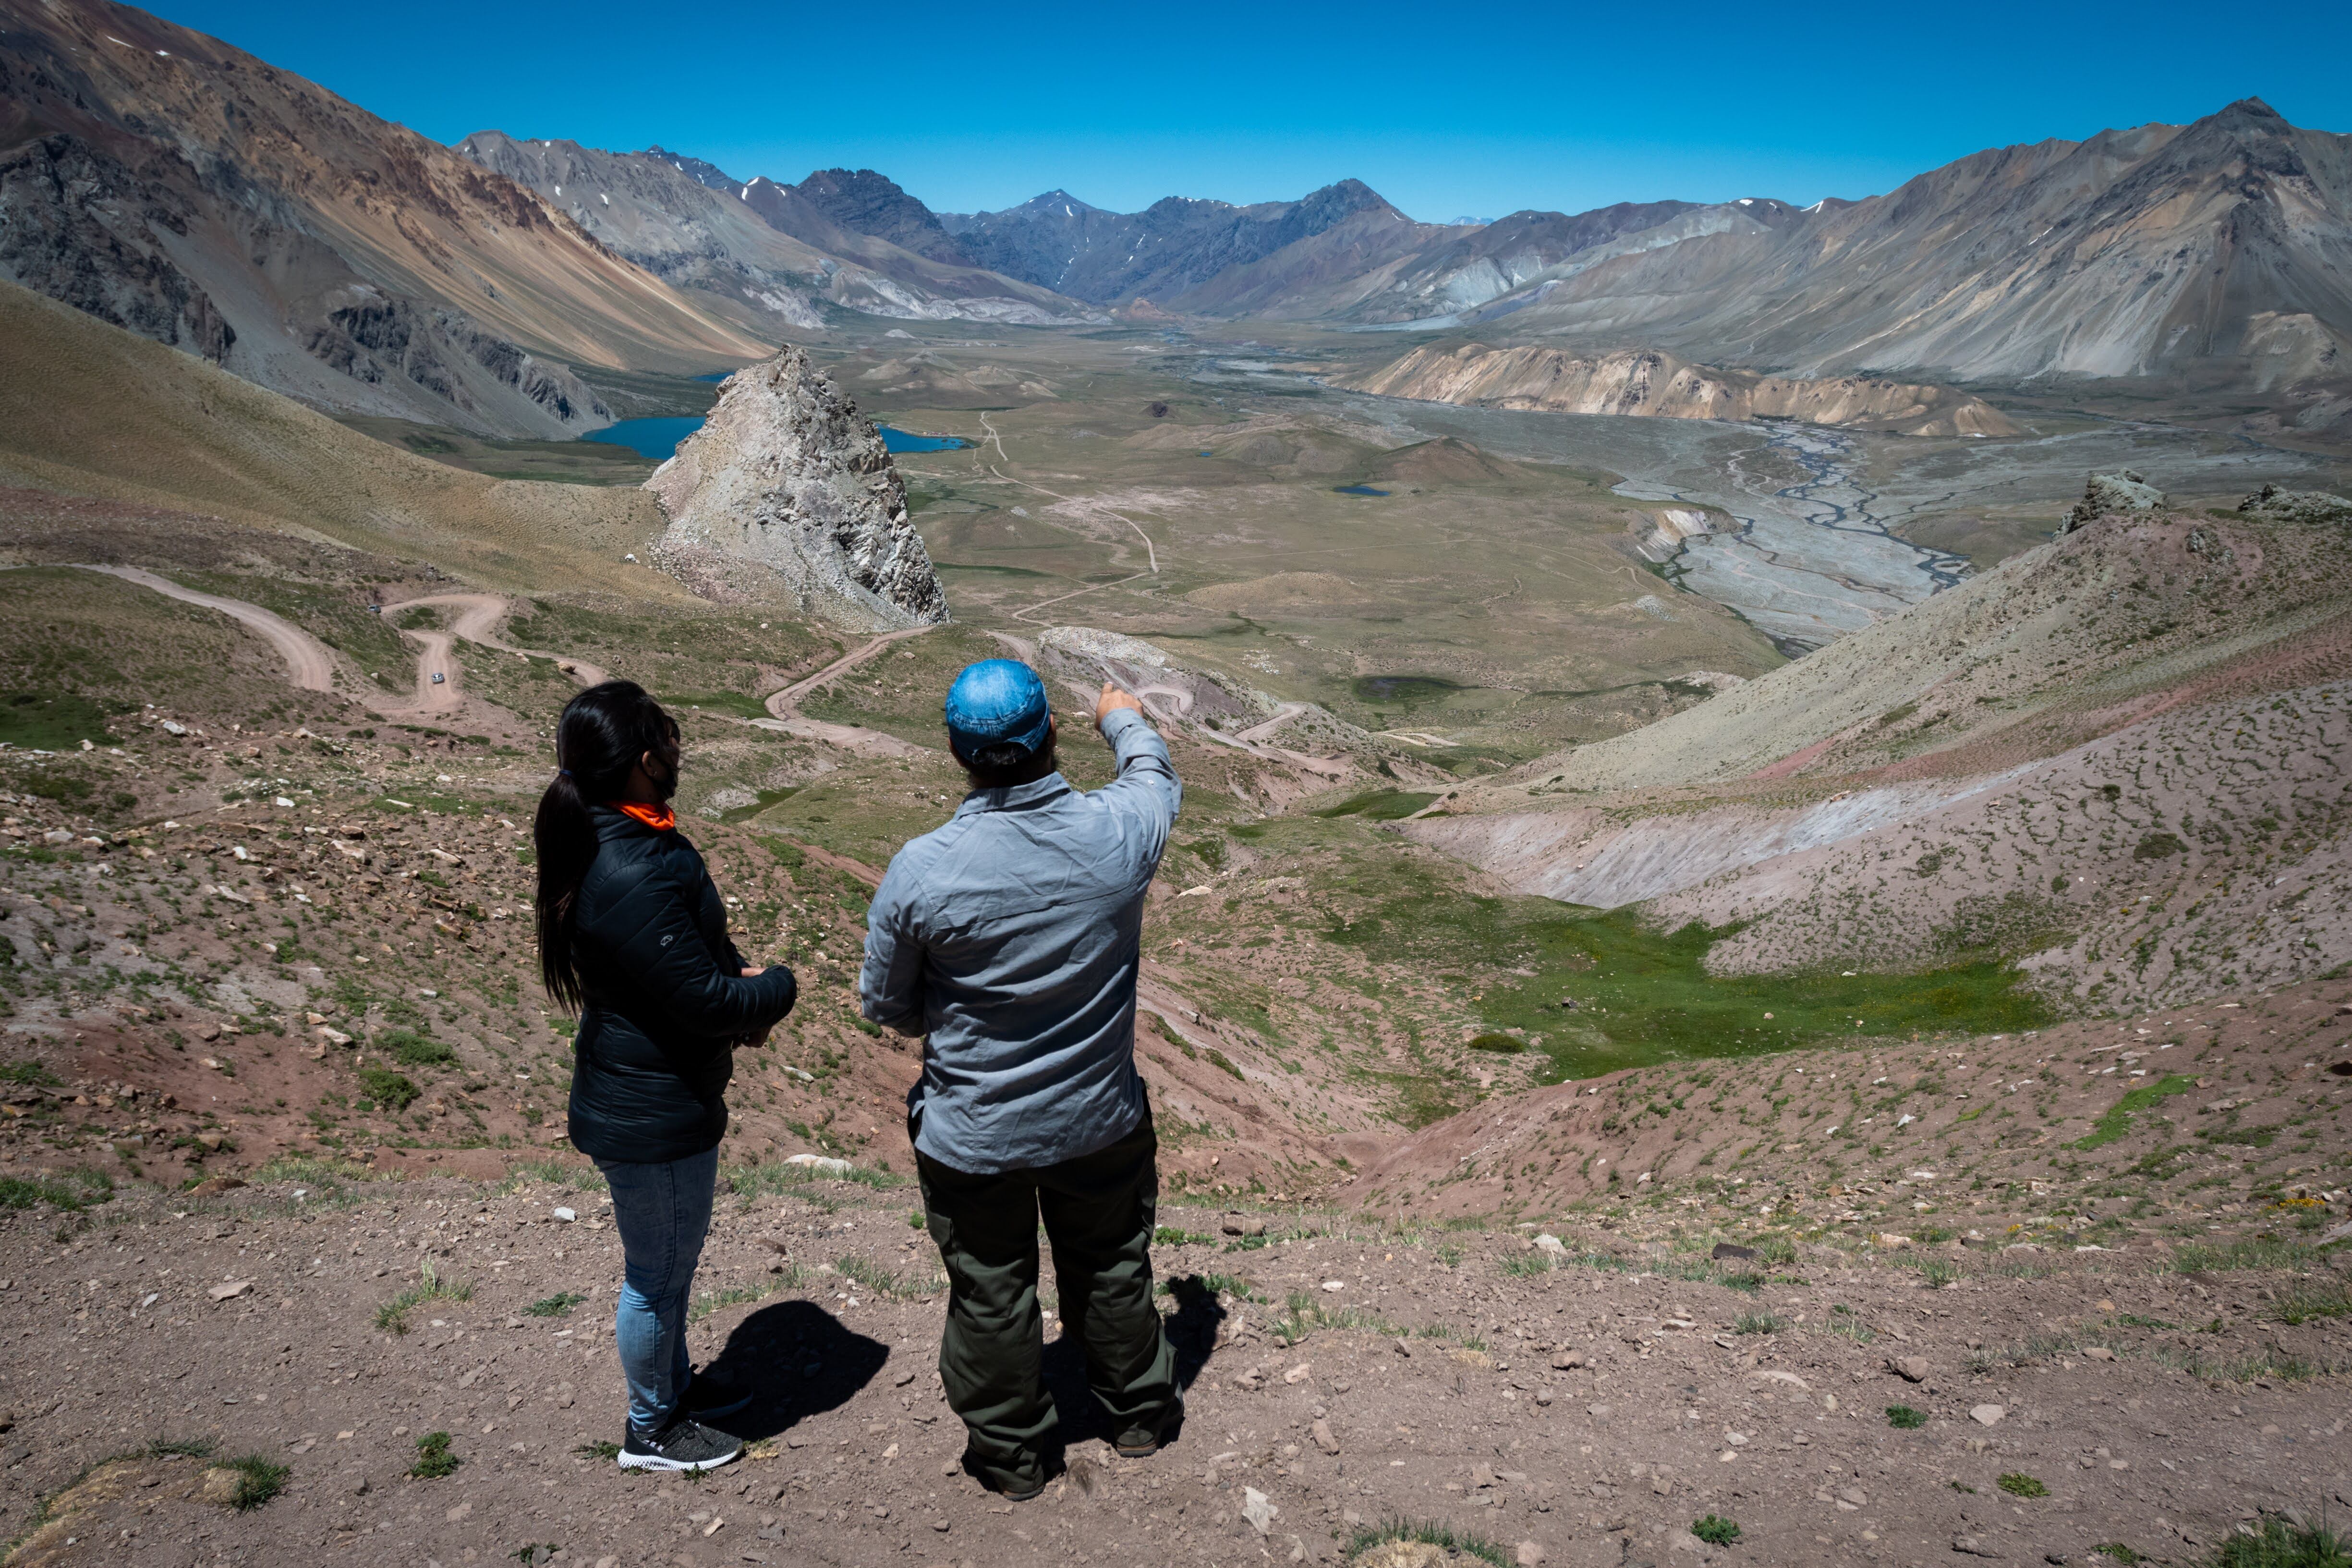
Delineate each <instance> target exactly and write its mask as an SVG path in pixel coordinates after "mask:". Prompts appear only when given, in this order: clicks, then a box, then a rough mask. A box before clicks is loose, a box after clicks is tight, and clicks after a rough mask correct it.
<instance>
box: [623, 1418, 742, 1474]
mask: <svg viewBox="0 0 2352 1568" xmlns="http://www.w3.org/2000/svg"><path fill="white" fill-rule="evenodd" d="M742 1456H743V1445H742V1443H741V1441H740V1439H737V1438H734V1437H730V1436H728V1435H727V1434H726V1433H724V1432H721V1431H719V1429H718V1428H716V1427H714V1426H704V1425H703V1424H702V1423H701V1422H699V1421H690V1420H688V1419H687V1418H686V1417H684V1416H680V1417H679V1418H678V1419H677V1420H676V1421H673V1422H671V1423H670V1424H669V1426H667V1428H665V1429H664V1430H663V1431H661V1432H660V1433H658V1434H656V1436H651V1437H647V1436H644V1435H642V1434H641V1433H639V1432H638V1431H637V1429H636V1428H635V1426H631V1427H630V1428H629V1440H628V1441H627V1442H625V1443H624V1444H622V1445H621V1454H620V1459H621V1468H623V1469H625V1470H715V1469H717V1468H719V1466H721V1465H724V1464H727V1463H728V1462H730V1460H734V1459H739V1458H742Z"/></svg>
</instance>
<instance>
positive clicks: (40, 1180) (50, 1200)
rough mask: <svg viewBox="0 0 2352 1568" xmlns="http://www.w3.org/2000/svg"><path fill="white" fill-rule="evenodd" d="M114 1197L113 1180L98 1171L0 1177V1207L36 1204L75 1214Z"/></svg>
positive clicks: (25, 1206) (8, 1207)
mask: <svg viewBox="0 0 2352 1568" xmlns="http://www.w3.org/2000/svg"><path fill="white" fill-rule="evenodd" d="M113 1198H114V1179H113V1178H112V1177H111V1176H109V1175H107V1174H106V1173H104V1172H102V1171H68V1172H66V1173H64V1174H62V1175H59V1176H34V1177H30V1178H27V1177H24V1176H0V1208H5V1209H28V1208H32V1207H34V1206H36V1205H40V1204H47V1205H49V1206H50V1207H52V1208H58V1209H63V1210H65V1211H66V1212H67V1213H68V1214H79V1213H80V1212H81V1211H82V1210H83V1209H86V1208H92V1207H95V1206H96V1205H100V1204H103V1203H110V1202H112V1201H113Z"/></svg>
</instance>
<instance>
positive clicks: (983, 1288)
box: [859, 658, 1183, 1500]
mask: <svg viewBox="0 0 2352 1568" xmlns="http://www.w3.org/2000/svg"><path fill="white" fill-rule="evenodd" d="M947 725H948V744H949V748H950V750H951V751H952V752H954V753H955V757H956V760H957V761H958V762H959V763H962V764H963V768H964V771H965V773H966V774H967V775H968V776H969V777H970V779H971V794H970V795H966V796H965V797H964V800H963V804H962V805H960V806H958V807H957V808H956V814H955V816H953V817H952V818H950V820H949V821H948V822H947V823H946V824H945V825H944V826H940V827H939V828H938V829H936V830H934V831H932V832H930V833H927V834H925V835H923V836H922V837H919V838H917V839H914V840H912V841H910V842H909V843H908V845H907V847H905V848H903V849H901V850H899V851H898V855H897V856H896V857H895V858H893V859H892V860H891V862H890V870H889V874H888V875H887V876H886V877H884V878H883V879H882V886H881V888H880V889H879V890H878V891H877V893H876V894H875V896H874V904H873V909H872V912H871V913H870V914H869V916H868V917H867V921H866V968H865V973H864V975H863V976H862V978H861V981H860V986H859V990H860V995H861V1001H862V1004H863V1007H864V1011H865V1014H866V1017H868V1018H870V1019H872V1020H873V1021H874V1022H876V1023H877V1024H881V1025H885V1026H888V1027H890V1028H893V1029H896V1030H898V1032H900V1033H902V1034H907V1035H918V1036H925V1037H928V1039H927V1042H926V1045H925V1047H924V1051H923V1076H922V1079H921V1080H920V1081H919V1083H917V1084H916V1086H915V1088H914V1089H912V1090H911V1091H910V1092H909V1093H908V1097H907V1108H908V1116H907V1126H908V1134H909V1136H910V1137H911V1138H912V1139H913V1142H914V1145H915V1165H916V1170H917V1173H919V1176H920V1178H921V1181H922V1190H923V1206H924V1209H925V1211H926V1216H927V1219H928V1222H929V1228H930V1233H931V1239H932V1240H934V1241H935V1242H937V1243H938V1244H939V1248H940V1257H941V1258H942V1259H944V1261H945V1262H946V1265H947V1271H948V1283H949V1294H948V1320H947V1330H946V1333H945V1336H944V1338H943V1340H942V1342H941V1343H940V1378H941V1380H942V1382H943V1383H944V1384H946V1388H947V1396H948V1403H949V1404H950V1405H951V1406H952V1407H953V1408H954V1410H955V1412H956V1414H957V1415H961V1416H962V1417H963V1421H964V1426H965V1428H966V1430H967V1432H968V1433H969V1436H970V1450H969V1452H968V1453H967V1455H966V1462H967V1464H968V1465H969V1466H970V1467H971V1469H972V1470H973V1472H974V1473H975V1474H977V1475H978V1476H979V1477H980V1479H982V1481H983V1482H985V1483H986V1484H988V1485H989V1486H991V1487H993V1488H995V1489H997V1490H999V1491H1001V1492H1003V1494H1004V1495H1005V1496H1007V1497H1010V1498H1013V1499H1014V1500H1021V1499H1024V1498H1031V1497H1034V1496H1035V1495H1036V1494H1037V1493H1038V1492H1039V1491H1041V1490H1042V1489H1044V1488H1045V1479H1046V1468H1045V1467H1046V1458H1047V1455H1048V1453H1049V1451H1050V1450H1051V1448H1052V1447H1053V1443H1052V1438H1053V1434H1054V1426H1055V1415H1054V1406H1053V1403H1052V1401H1051V1400H1049V1399H1048V1398H1047V1397H1046V1394H1045V1384H1044V1381H1043V1379H1042V1377H1041V1375H1040V1369H1039V1363H1040V1359H1041V1357H1042V1355H1043V1352H1044V1341H1043V1332H1042V1325H1041V1322H1040V1317H1039V1312H1038V1306H1037V1223H1038V1219H1039V1216H1040V1215H1041V1214H1042V1215H1043V1216H1044V1220H1045V1235H1046V1237H1047V1238H1048V1239H1049V1240H1050V1241H1051V1242H1052V1244H1053V1247H1054V1273H1055V1279H1056V1280H1057V1282H1058V1285H1059V1290H1060V1307H1061V1317H1062V1323H1063V1332H1064V1333H1065V1335H1066V1336H1070V1337H1073V1338H1075V1339H1076V1341H1077V1342H1078V1344H1079V1345H1080V1346H1082V1347H1083V1349H1084V1351H1085V1353H1086V1363H1087V1383H1088V1384H1089V1385H1090V1386H1091V1387H1092V1388H1093V1390H1094V1394H1095V1397H1096V1398H1097V1399H1098V1400H1100V1401H1101V1403H1102V1405H1103V1407H1104V1408H1105V1409H1106V1410H1108V1412H1109V1413H1110V1416H1111V1421H1112V1426H1113V1430H1114V1432H1115V1434H1116V1436H1115V1438H1114V1443H1115V1446H1116V1447H1118V1451H1119V1452H1120V1453H1121V1454H1124V1455H1127V1456H1129V1457H1130V1458H1139V1457H1141V1456H1143V1455H1146V1454H1150V1453H1151V1452H1152V1451H1153V1450H1154V1449H1156V1448H1157V1447H1159V1446H1160V1441H1161V1440H1162V1438H1163V1436H1166V1435H1167V1434H1168V1432H1169V1431H1170V1429H1171V1426H1173V1424H1174V1422H1175V1421H1176V1419H1177V1417H1178V1416H1180V1415H1181V1413H1182V1409H1183V1403H1182V1399H1181V1395H1180V1394H1179V1392H1178V1389H1177V1386H1176V1374H1175V1358H1174V1355H1173V1352H1171V1348H1170V1346H1169V1343H1168V1340H1167V1336H1166V1335H1165V1334H1164V1333H1163V1332H1162V1331H1161V1329H1160V1313H1159V1310H1158V1309H1157V1308H1156V1307H1154V1305H1153V1304H1152V1299H1151V1234H1152V1228H1153V1226H1154V1223H1155V1220H1156V1216H1157V1212H1158V1201H1159V1190H1160V1180H1159V1166H1158V1150H1159V1143H1158V1140H1157V1139H1156V1138H1155V1137H1154V1135H1153V1132H1152V1127H1151V1108H1150V1103H1149V1102H1148V1100H1146V1097H1145V1094H1144V1089H1143V1080H1142V1079H1140V1078H1139V1077H1138V1076H1137V1074H1136V1070H1135V980H1136V968H1137V964H1138V963H1139V948H1140V934H1141V931H1142V923H1143V895H1144V890H1145V889H1146V888H1148V887H1149V886H1150V881H1151V878H1152V874H1153V872H1154V871H1156V870H1157V869H1158V868H1159V865H1160V852H1161V850H1162V849H1164V848H1165V847H1167V843H1168V831H1169V828H1170V826H1171V825H1172V824H1173V823H1174V821H1175V818H1176V810H1177V806H1178V804H1179V802H1180V801H1181V797H1182V787H1181V785H1180V784H1178V783H1177V779H1176V772H1175V769H1174V768H1173V767H1172V766H1171V765H1170V763H1169V759H1168V746H1167V742H1164V741H1162V740H1161V739H1160V737H1159V735H1157V734H1156V733H1154V732H1153V731H1152V729H1151V726H1150V724H1149V723H1148V722H1146V721H1145V720H1144V716H1143V706H1142V704H1141V703H1139V702H1138V701H1137V700H1135V699H1134V698H1133V697H1130V696H1129V695H1128V694H1127V693H1126V692H1124V691H1121V690H1119V689H1117V688H1116V687H1112V686H1105V687H1104V688H1103V689H1102V696H1101V698H1100V700H1098V701H1097V704H1096V707H1095V727H1096V728H1097V730H1099V731H1101V732H1102V736H1103V739H1104V740H1106V741H1108V742H1109V743H1110V746H1111V749H1112V751H1113V752H1115V753H1116V754H1117V756H1118V777H1117V778H1116V779H1114V780H1113V781H1112V782H1111V783H1110V784H1106V785H1105V786H1104V787H1103V788H1101V789H1099V790H1096V791H1094V792H1093V793H1091V794H1087V793H1082V792H1080V791H1078V790H1076V789H1073V788H1072V787H1071V786H1070V784H1068V783H1067V782H1066V780H1064V778H1063V777H1062V775H1061V774H1060V773H1058V772H1056V771H1055V726H1054V719H1053V714H1052V712H1051V710H1050V709H1049V707H1048V704H1047V701H1046V697H1045V683H1044V682H1043V681H1041V680H1039V679H1038V678H1037V674H1036V672H1035V671H1034V670H1033V669H1031V668H1029V667H1028V666H1027V665H1025V664H1020V663H1016V662H1014V661H1013V660H1010V659H1002V658H992V659H986V660H983V661H982V662H981V663H979V664H975V665H972V666H971V667H970V668H967V669H965V670H964V671H963V673H962V674H961V675H959V676H958V677H957V678H956V680H955V684H954V686H953V687H952V688H950V690H949V692H948V700H947Z"/></svg>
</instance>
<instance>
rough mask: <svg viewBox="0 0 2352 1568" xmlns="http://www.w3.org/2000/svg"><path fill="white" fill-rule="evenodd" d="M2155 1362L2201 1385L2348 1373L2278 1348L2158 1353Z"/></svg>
mask: <svg viewBox="0 0 2352 1568" xmlns="http://www.w3.org/2000/svg"><path fill="white" fill-rule="evenodd" d="M2152 1359H2153V1360H2154V1361H2155V1362H2156V1363H2157V1364H2158V1365H2159V1366H2168V1367H2171V1368H2172V1369H2174V1370H2175V1371H2177V1372H2185V1373H2188V1374H2189V1376H2191V1377H2193V1378H2196V1379H2198V1380H2199V1381H2200V1382H2202V1383H2252V1382H2254V1381H2255V1380H2256V1379H2258V1378H2266V1377H2267V1378H2273V1379H2276V1380H2277V1381H2278V1382H2280V1383H2304V1382H2307V1381H2309V1380H2310V1379H2312V1378H2315V1377H2325V1376H2327V1375H2329V1374H2331V1373H2338V1372H2342V1371H2344V1370H2346V1369H2345V1366H2344V1365H2343V1364H2342V1363H2316V1362H2310V1361H2305V1359H2304V1358H2303V1357H2301V1356H2299V1355H2292V1354H2289V1353H2288V1352H2285V1351H2283V1350H2281V1349H2279V1348H2278V1347H2277V1346H2276V1345H2265V1346H2263V1348H2262V1349H2260V1350H2255V1351H2249V1352H2246V1353H2245V1354H2243V1355H2236V1356H2220V1355H2208V1354H2206V1353H2205V1352H2202V1351H2174V1350H2158V1351H2157V1352H2154V1354H2153V1357H2152Z"/></svg>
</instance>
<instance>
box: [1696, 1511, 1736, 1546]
mask: <svg viewBox="0 0 2352 1568" xmlns="http://www.w3.org/2000/svg"><path fill="white" fill-rule="evenodd" d="M1691 1533H1692V1534H1693V1535H1696V1536H1697V1537H1698V1538H1699V1539H1700V1540H1701V1541H1704V1542H1706V1543H1707V1544H1708V1545H1709V1546H1728V1545H1730V1544H1731V1543H1732V1542H1735V1541H1737V1540H1738V1539H1739V1522H1738V1521H1737V1520H1730V1519H1725V1518H1724V1517H1723V1516H1722V1515H1720V1514H1713V1513H1711V1514H1708V1515H1707V1516H1706V1518H1705V1519H1699V1520H1693V1521H1691Z"/></svg>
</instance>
